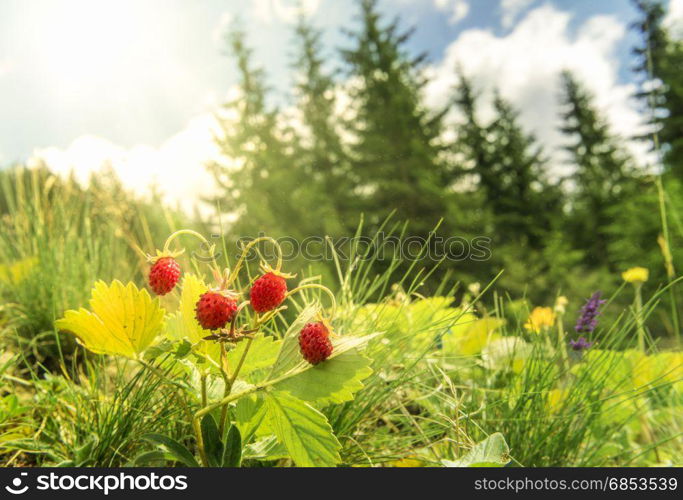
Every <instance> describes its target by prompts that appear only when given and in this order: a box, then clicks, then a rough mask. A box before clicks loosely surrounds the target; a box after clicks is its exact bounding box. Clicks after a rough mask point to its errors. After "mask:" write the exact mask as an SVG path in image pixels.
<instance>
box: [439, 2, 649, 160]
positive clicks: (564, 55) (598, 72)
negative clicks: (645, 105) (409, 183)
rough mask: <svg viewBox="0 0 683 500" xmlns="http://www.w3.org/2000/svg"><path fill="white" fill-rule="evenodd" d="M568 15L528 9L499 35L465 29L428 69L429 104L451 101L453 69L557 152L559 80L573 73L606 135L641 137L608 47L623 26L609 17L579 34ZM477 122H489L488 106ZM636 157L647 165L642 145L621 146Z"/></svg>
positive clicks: (628, 87)
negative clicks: (511, 108)
mask: <svg viewBox="0 0 683 500" xmlns="http://www.w3.org/2000/svg"><path fill="white" fill-rule="evenodd" d="M570 20H571V16H570V14H569V13H566V12H562V11H560V10H557V9H556V8H554V7H552V6H550V5H545V6H542V7H539V8H536V9H534V10H532V11H530V12H529V13H528V14H527V15H526V17H524V18H523V19H522V20H521V21H520V22H519V23H518V24H517V25H516V26H515V28H514V29H513V30H512V31H511V32H510V33H508V34H506V35H505V36H496V35H495V34H494V33H492V32H491V31H487V30H482V29H471V30H466V31H464V32H463V33H461V35H460V36H459V37H458V38H457V39H456V40H455V41H454V42H452V43H451V44H450V45H449V47H448V48H447V49H446V54H445V57H444V59H443V60H442V62H441V63H439V64H438V65H437V66H435V67H433V68H431V72H432V74H433V76H434V77H435V80H434V82H433V83H432V84H431V86H430V87H429V88H428V89H427V95H428V99H429V102H430V103H431V105H433V106H438V105H440V104H443V103H445V102H446V99H447V98H448V97H449V96H451V95H452V92H453V90H452V89H453V86H454V85H455V83H456V71H455V70H456V68H457V67H458V66H459V67H461V68H462V70H463V71H464V73H465V74H466V75H468V76H470V77H471V78H473V80H474V83H475V84H476V85H477V87H478V88H482V89H484V91H485V92H484V95H483V98H484V101H485V102H488V103H490V96H491V93H492V90H493V89H494V87H497V88H498V89H499V90H500V92H501V95H502V96H503V97H504V98H506V99H508V100H509V101H510V102H512V103H513V104H514V105H515V107H516V108H517V109H519V110H520V112H521V115H520V120H521V123H522V125H523V126H525V128H527V129H528V130H530V131H532V132H533V133H534V134H535V135H536V137H537V138H538V139H539V140H540V141H541V143H542V144H544V145H545V147H546V153H548V154H552V155H555V157H556V158H557V155H558V154H559V152H558V150H559V146H560V145H561V144H563V142H564V141H565V139H564V138H563V137H562V135H561V134H560V132H559V131H558V127H559V125H560V117H559V104H558V96H559V83H560V80H559V75H560V73H561V71H562V70H564V69H568V70H570V71H572V72H573V73H574V74H575V75H576V76H577V78H579V79H580V80H581V82H583V83H584V84H585V85H586V86H587V87H588V88H589V90H590V91H591V92H592V93H593V94H594V96H595V104H596V105H597V107H598V108H599V109H600V110H601V111H602V112H603V113H605V114H606V116H607V118H608V120H609V122H610V124H611V125H612V129H613V131H614V132H615V133H616V134H619V135H620V136H622V137H632V136H633V135H635V134H636V133H638V132H640V131H642V130H643V129H642V124H641V116H640V115H639V113H638V112H637V110H636V109H635V107H634V105H635V103H634V102H633V101H632V99H631V96H632V94H633V92H634V90H635V89H634V87H633V85H632V84H624V83H620V82H619V81H618V58H617V56H616V55H615V53H614V51H615V46H616V44H617V42H619V41H621V40H622V38H623V37H624V35H625V32H626V27H625V26H624V25H623V24H621V23H620V22H618V21H617V20H616V19H615V18H613V17H610V16H594V17H592V18H590V19H589V20H588V21H586V22H585V23H584V24H583V25H582V26H581V27H580V28H579V29H578V31H576V32H574V30H573V29H570V26H569V24H570ZM483 111H484V113H483V114H482V119H487V118H489V117H490V107H489V108H488V109H484V110H483ZM625 143H626V144H627V145H628V147H629V149H630V150H631V152H632V153H633V154H635V155H636V156H637V157H638V159H640V160H641V161H642V160H646V159H647V157H646V153H645V151H646V146H645V145H644V144H642V143H637V142H635V141H625Z"/></svg>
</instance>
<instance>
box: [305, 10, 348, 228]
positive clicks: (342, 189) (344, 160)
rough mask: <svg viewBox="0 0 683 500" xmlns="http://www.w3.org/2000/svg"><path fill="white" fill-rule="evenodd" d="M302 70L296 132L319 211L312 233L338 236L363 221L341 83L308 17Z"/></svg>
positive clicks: (311, 194) (314, 215) (311, 219)
mask: <svg viewBox="0 0 683 500" xmlns="http://www.w3.org/2000/svg"><path fill="white" fill-rule="evenodd" d="M296 42H297V50H298V54H297V58H296V61H295V64H294V70H295V71H296V72H297V73H298V79H297V82H296V85H295V93H296V97H297V104H298V110H299V112H300V113H301V121H302V123H301V125H302V130H299V131H297V134H296V138H297V141H296V146H295V147H296V148H297V153H296V161H297V163H298V164H299V165H300V168H301V169H302V172H303V173H304V175H305V176H306V178H307V179H308V187H309V202H310V204H311V206H312V207H314V210H313V211H312V213H311V214H310V217H309V219H308V221H307V224H306V226H307V227H308V229H307V230H308V232H309V233H310V234H316V235H323V234H325V235H337V234H341V233H344V232H348V231H352V230H353V228H354V227H355V226H356V225H357V224H358V218H357V214H355V213H354V210H353V200H352V193H353V185H354V183H353V172H352V170H351V168H350V163H349V160H348V155H347V154H346V151H345V147H344V145H343V143H342V140H341V136H340V131H339V125H338V118H337V109H336V90H337V89H336V84H335V81H334V79H333V77H332V74H331V73H329V72H327V71H326V70H325V67H324V66H325V64H324V63H325V59H324V56H323V54H322V47H321V32H320V31H318V30H316V29H315V28H313V27H312V26H311V25H310V24H309V23H308V22H307V20H306V18H305V17H304V16H301V17H300V18H299V23H298V25H297V27H296Z"/></svg>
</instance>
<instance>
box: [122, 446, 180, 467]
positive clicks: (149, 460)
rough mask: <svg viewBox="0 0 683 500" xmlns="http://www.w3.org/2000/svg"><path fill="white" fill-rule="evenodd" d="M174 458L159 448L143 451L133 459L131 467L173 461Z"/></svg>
mask: <svg viewBox="0 0 683 500" xmlns="http://www.w3.org/2000/svg"><path fill="white" fill-rule="evenodd" d="M175 460H176V459H175V458H174V457H173V455H171V454H170V453H167V452H165V451H161V450H152V451H145V452H142V453H140V454H139V455H138V456H137V457H135V458H134V459H133V462H132V463H131V464H130V466H131V467H144V466H145V465H149V464H154V463H158V462H173V461H175Z"/></svg>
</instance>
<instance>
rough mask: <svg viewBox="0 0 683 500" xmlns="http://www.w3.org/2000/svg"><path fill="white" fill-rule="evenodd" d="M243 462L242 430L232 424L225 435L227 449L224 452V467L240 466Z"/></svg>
mask: <svg viewBox="0 0 683 500" xmlns="http://www.w3.org/2000/svg"><path fill="white" fill-rule="evenodd" d="M241 464H242V437H241V436H240V430H239V429H238V428H237V426H235V425H231V426H230V429H228V434H227V436H226V437H225V450H224V452H223V463H222V465H223V467H239V466H240V465H241Z"/></svg>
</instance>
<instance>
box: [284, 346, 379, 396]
mask: <svg viewBox="0 0 683 500" xmlns="http://www.w3.org/2000/svg"><path fill="white" fill-rule="evenodd" d="M370 374H372V369H371V368H370V360H369V359H368V358H366V357H365V356H362V355H361V354H360V353H359V352H358V351H357V350H356V349H350V350H348V351H346V352H343V353H342V354H340V355H338V356H336V357H334V358H330V359H328V360H327V361H324V362H323V363H320V364H318V365H315V366H312V367H311V368H310V369H309V370H306V371H304V372H302V373H300V374H299V375H295V376H293V377H291V378H289V379H286V380H284V381H282V382H280V383H278V384H275V385H274V386H273V387H274V388H275V389H277V390H279V391H285V392H289V393H290V394H292V395H293V396H295V397H297V398H299V399H303V400H304V401H309V402H311V403H315V404H316V405H317V406H320V407H324V406H327V405H330V404H337V403H343V402H345V401H350V400H352V399H353V395H354V394H355V393H356V392H357V391H359V390H360V389H362V388H363V384H362V383H361V381H362V380H363V379H365V378H367V377H368V376H370Z"/></svg>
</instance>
